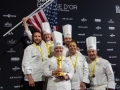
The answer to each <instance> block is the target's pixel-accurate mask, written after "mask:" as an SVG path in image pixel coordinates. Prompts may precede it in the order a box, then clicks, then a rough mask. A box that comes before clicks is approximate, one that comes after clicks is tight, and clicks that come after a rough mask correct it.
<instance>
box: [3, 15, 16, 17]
mask: <svg viewBox="0 0 120 90" xmlns="http://www.w3.org/2000/svg"><path fill="white" fill-rule="evenodd" d="M3 17H8V18H11V17H16V15H10V14H8V15H3Z"/></svg>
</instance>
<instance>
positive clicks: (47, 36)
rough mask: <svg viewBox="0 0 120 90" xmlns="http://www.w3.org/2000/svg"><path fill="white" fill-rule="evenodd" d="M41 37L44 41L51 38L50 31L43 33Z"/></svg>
mask: <svg viewBox="0 0 120 90" xmlns="http://www.w3.org/2000/svg"><path fill="white" fill-rule="evenodd" d="M43 38H44V40H45V42H47V41H50V40H51V34H50V33H45V34H44V35H43Z"/></svg>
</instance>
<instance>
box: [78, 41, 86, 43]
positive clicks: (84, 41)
mask: <svg viewBox="0 0 120 90" xmlns="http://www.w3.org/2000/svg"><path fill="white" fill-rule="evenodd" d="M77 43H85V41H77Z"/></svg>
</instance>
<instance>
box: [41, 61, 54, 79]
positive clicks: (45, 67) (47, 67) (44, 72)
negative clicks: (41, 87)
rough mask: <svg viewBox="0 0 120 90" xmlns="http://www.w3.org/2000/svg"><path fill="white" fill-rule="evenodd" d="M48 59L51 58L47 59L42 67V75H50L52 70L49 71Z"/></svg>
mask: <svg viewBox="0 0 120 90" xmlns="http://www.w3.org/2000/svg"><path fill="white" fill-rule="evenodd" d="M50 61H51V59H48V60H47V61H46V62H45V64H44V69H43V75H44V76H48V77H50V76H52V71H50Z"/></svg>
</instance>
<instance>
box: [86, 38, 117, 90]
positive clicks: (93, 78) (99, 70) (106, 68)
mask: <svg viewBox="0 0 120 90" xmlns="http://www.w3.org/2000/svg"><path fill="white" fill-rule="evenodd" d="M86 45H87V53H88V58H87V62H88V64H89V69H90V70H89V71H90V75H89V76H90V86H91V90H106V89H107V90H112V89H115V80H114V73H113V70H112V67H111V64H110V63H109V61H108V60H105V59H103V58H101V57H98V56H97V48H96V37H92V36H91V37H88V38H87V39H86Z"/></svg>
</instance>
